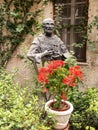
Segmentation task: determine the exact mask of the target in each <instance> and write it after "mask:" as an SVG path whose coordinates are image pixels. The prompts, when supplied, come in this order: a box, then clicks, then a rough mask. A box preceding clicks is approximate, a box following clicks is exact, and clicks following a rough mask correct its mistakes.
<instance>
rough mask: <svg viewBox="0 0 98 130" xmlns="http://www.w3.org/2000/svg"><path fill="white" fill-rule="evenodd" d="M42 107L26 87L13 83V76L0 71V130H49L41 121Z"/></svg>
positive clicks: (44, 121)
mask: <svg viewBox="0 0 98 130" xmlns="http://www.w3.org/2000/svg"><path fill="white" fill-rule="evenodd" d="M42 113H43V106H41V105H40V104H39V101H38V97H37V96H36V95H34V94H33V92H32V91H31V90H29V88H28V87H25V88H20V87H19V86H18V85H17V84H14V83H13V75H11V74H8V73H7V72H6V71H5V70H3V69H0V130H50V128H49V127H47V126H46V123H47V120H42V118H41V115H42Z"/></svg>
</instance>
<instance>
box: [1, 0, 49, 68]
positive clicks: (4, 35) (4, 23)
mask: <svg viewBox="0 0 98 130" xmlns="http://www.w3.org/2000/svg"><path fill="white" fill-rule="evenodd" d="M40 2H42V4H46V3H47V2H46V1H45V0H43V1H41V0H4V1H3V2H2V3H1V4H0V66H3V67H4V66H6V64H7V62H8V60H9V59H10V58H11V55H12V53H13V52H14V50H15V49H16V47H17V46H18V45H19V44H20V43H21V42H23V41H24V40H25V37H26V35H27V34H31V35H34V34H36V32H37V31H38V30H39V28H40V24H39V23H38V21H37V17H40V13H41V12H42V8H41V9H40V8H37V9H36V10H35V11H34V12H31V11H30V9H31V7H34V5H38V4H40Z"/></svg>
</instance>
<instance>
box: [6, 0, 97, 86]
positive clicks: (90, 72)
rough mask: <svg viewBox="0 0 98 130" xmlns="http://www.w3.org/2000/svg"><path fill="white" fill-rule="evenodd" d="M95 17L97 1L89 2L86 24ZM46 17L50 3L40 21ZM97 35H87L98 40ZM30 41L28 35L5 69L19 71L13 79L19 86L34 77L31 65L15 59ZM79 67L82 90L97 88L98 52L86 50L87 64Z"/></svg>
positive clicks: (94, 31)
mask: <svg viewBox="0 0 98 130" xmlns="http://www.w3.org/2000/svg"><path fill="white" fill-rule="evenodd" d="M32 10H33V9H32ZM96 15H97V16H98V0H89V14H88V16H89V21H88V23H90V22H91V21H92V20H93V17H94V16H96ZM46 17H53V6H52V3H49V4H48V5H47V6H45V10H44V13H43V14H42V19H43V18H46ZM97 33H98V30H96V29H95V28H93V30H92V33H91V34H89V37H90V38H91V40H95V39H98V35H97ZM32 41H33V37H32V36H30V35H28V36H27V37H26V40H25V41H24V42H23V43H21V45H20V46H19V47H18V48H17V50H16V51H15V52H14V54H13V55H12V58H11V59H10V61H9V63H8V65H7V67H6V68H7V70H8V71H13V68H15V67H17V68H18V69H19V70H18V72H17V75H16V77H15V81H16V82H19V84H21V85H24V84H25V80H28V81H29V83H30V82H31V83H32V80H33V76H34V75H35V71H34V68H33V65H30V64H28V63H25V62H24V60H22V59H20V58H19V57H17V55H22V54H23V53H24V55H26V53H27V50H28V49H29V47H30V45H31V43H32ZM24 48H25V49H24ZM81 66H82V67H83V70H84V73H85V84H84V88H86V87H87V86H90V87H93V86H98V52H97V53H95V52H91V51H89V50H88V49H87V63H86V64H82V65H81Z"/></svg>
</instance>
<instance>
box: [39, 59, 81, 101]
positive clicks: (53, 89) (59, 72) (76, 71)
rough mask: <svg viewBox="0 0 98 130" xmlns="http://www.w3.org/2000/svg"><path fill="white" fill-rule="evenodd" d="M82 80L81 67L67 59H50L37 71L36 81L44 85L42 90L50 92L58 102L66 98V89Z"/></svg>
mask: <svg viewBox="0 0 98 130" xmlns="http://www.w3.org/2000/svg"><path fill="white" fill-rule="evenodd" d="M82 80H83V72H82V70H81V67H80V66H77V65H76V64H75V65H74V64H72V63H70V62H68V61H62V60H55V61H51V62H49V64H47V65H46V67H42V68H40V69H39V71H38V81H39V83H41V84H42V86H43V87H44V92H47V91H48V92H49V93H51V94H52V95H53V96H54V97H55V98H56V100H57V101H58V102H60V100H61V99H64V100H66V97H67V92H68V90H69V89H73V88H74V87H75V86H78V84H79V82H81V81H82Z"/></svg>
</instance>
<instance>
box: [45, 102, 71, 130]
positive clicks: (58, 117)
mask: <svg viewBox="0 0 98 130" xmlns="http://www.w3.org/2000/svg"><path fill="white" fill-rule="evenodd" d="M52 102H54V100H49V101H48V102H46V104H45V110H46V112H47V113H48V114H53V115H54V116H53V118H54V120H55V121H57V122H56V124H55V126H54V128H55V129H56V130H62V129H65V128H66V129H65V130H67V125H68V122H69V118H70V116H71V113H72V111H73V105H72V104H71V103H70V102H69V101H63V102H66V103H67V104H68V105H69V109H68V110H65V111H64V110H63V111H60V110H59V111H57V110H56V111H55V110H52V109H51V108H50V107H49V106H50V104H51V103H52Z"/></svg>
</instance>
